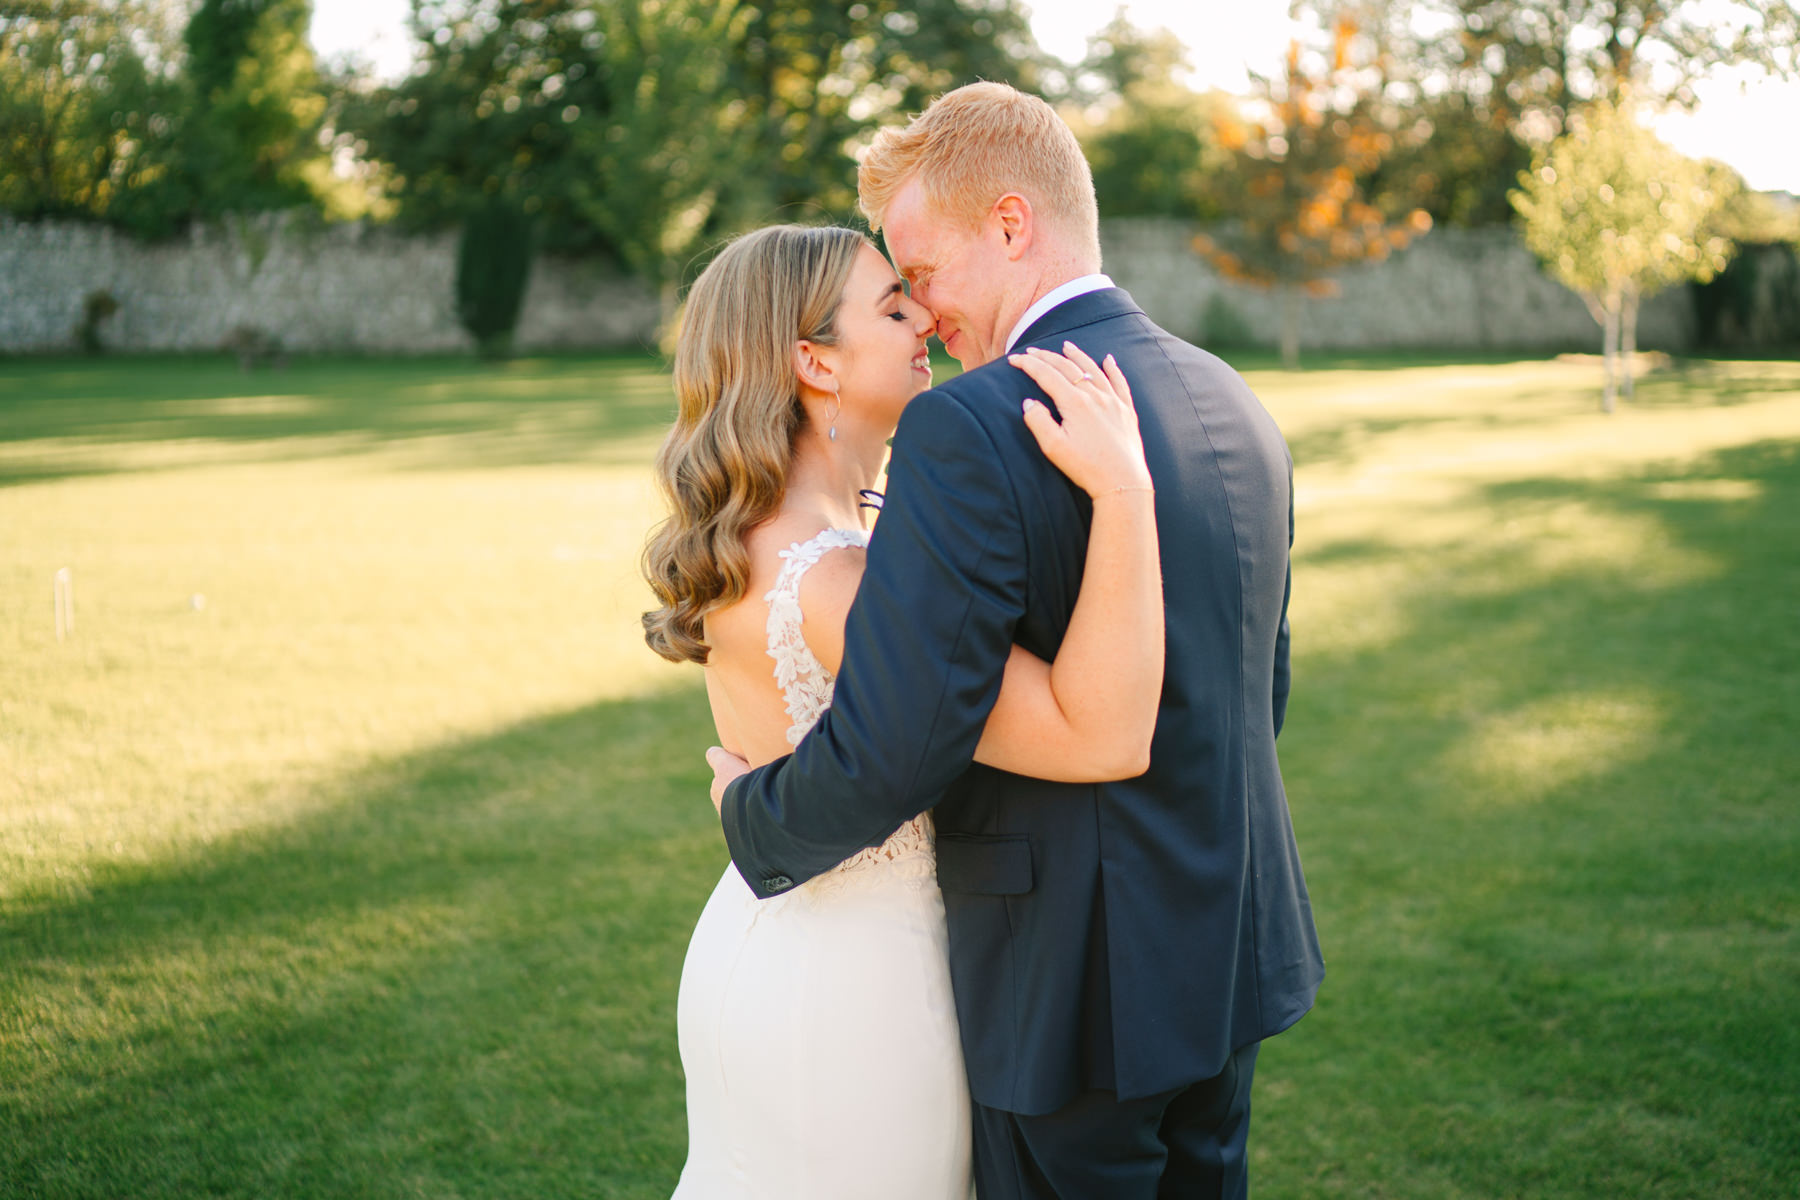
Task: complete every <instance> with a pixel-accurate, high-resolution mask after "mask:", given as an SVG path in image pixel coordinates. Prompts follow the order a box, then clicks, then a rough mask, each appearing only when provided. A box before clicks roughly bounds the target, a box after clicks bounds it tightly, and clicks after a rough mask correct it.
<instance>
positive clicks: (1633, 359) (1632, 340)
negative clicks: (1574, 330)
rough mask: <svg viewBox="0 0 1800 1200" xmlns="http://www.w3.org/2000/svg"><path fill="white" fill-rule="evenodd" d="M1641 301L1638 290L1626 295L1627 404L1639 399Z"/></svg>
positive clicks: (1622, 349) (1623, 336)
mask: <svg viewBox="0 0 1800 1200" xmlns="http://www.w3.org/2000/svg"><path fill="white" fill-rule="evenodd" d="M1640 299H1641V297H1640V296H1639V295H1638V293H1637V289H1636V288H1633V289H1631V290H1630V291H1628V292H1626V293H1625V305H1624V310H1623V313H1624V323H1623V328H1622V329H1621V330H1620V337H1621V339H1622V341H1623V345H1622V346H1621V347H1620V356H1621V357H1622V358H1623V359H1624V361H1625V401H1626V403H1630V402H1631V401H1633V400H1635V399H1637V317H1638V301H1639V300H1640Z"/></svg>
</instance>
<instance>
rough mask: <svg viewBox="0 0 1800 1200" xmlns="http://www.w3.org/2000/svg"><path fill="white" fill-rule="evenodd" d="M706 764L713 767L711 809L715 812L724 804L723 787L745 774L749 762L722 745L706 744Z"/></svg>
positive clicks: (748, 768) (748, 767) (747, 770)
mask: <svg viewBox="0 0 1800 1200" xmlns="http://www.w3.org/2000/svg"><path fill="white" fill-rule="evenodd" d="M706 765H707V766H709V767H711V768H712V769H713V781H712V802H713V811H715V812H717V811H718V810H719V809H721V808H723V807H724V805H725V789H726V788H727V787H729V786H730V785H731V781H732V780H734V779H736V778H737V777H738V776H739V775H743V774H747V773H748V772H749V770H750V764H749V762H747V761H746V760H744V759H741V758H739V757H738V756H737V755H735V754H733V753H732V752H731V751H729V750H727V749H725V748H724V747H723V746H708V747H707V749H706Z"/></svg>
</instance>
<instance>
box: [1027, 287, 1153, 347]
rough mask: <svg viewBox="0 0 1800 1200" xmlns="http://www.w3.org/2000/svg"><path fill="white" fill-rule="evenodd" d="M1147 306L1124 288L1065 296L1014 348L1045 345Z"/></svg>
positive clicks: (1040, 318) (1103, 289)
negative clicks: (1138, 304) (1139, 305)
mask: <svg viewBox="0 0 1800 1200" xmlns="http://www.w3.org/2000/svg"><path fill="white" fill-rule="evenodd" d="M1143 311H1144V310H1143V309H1141V308H1139V307H1138V306H1137V302H1136V301H1135V300H1133V299H1132V298H1131V296H1130V294H1129V293H1128V292H1126V291H1125V289H1124V288H1117V287H1111V288H1101V289H1100V290H1099V291H1097V292H1085V293H1083V294H1082V295H1079V296H1077V297H1075V298H1074V299H1073V300H1066V301H1064V302H1063V303H1061V304H1059V305H1057V306H1056V307H1055V308H1053V309H1051V310H1050V311H1049V312H1047V313H1045V314H1044V315H1043V316H1041V317H1039V318H1038V319H1037V320H1035V321H1033V322H1032V323H1031V325H1030V327H1029V328H1027V329H1026V330H1025V332H1024V333H1022V334H1020V335H1019V340H1018V342H1017V343H1015V344H1014V346H1013V349H1015V350H1017V349H1019V348H1020V347H1022V346H1033V345H1042V344H1043V343H1045V342H1047V341H1049V340H1050V339H1052V338H1055V337H1058V336H1060V335H1062V334H1066V333H1070V332H1072V331H1074V330H1076V329H1079V328H1081V327H1082V326H1083V325H1092V324H1093V323H1094V322H1096V321H1104V320H1106V319H1108V318H1109V317H1123V316H1129V315H1131V314H1132V313H1139V314H1141V313H1142V312H1143Z"/></svg>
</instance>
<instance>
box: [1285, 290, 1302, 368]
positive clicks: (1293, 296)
mask: <svg viewBox="0 0 1800 1200" xmlns="http://www.w3.org/2000/svg"><path fill="white" fill-rule="evenodd" d="M1281 365H1282V366H1283V367H1284V368H1286V369H1287V370H1289V371H1298V370H1299V369H1300V288H1299V286H1298V285H1296V284H1292V283H1284V284H1282V285H1281Z"/></svg>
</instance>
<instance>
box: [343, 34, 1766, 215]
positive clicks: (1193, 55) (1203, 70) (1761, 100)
mask: <svg viewBox="0 0 1800 1200" xmlns="http://www.w3.org/2000/svg"><path fill="white" fill-rule="evenodd" d="M1025 5H1026V7H1027V8H1028V9H1029V10H1030V12H1031V28H1032V32H1033V34H1034V35H1035V36H1036V37H1037V40H1038V44H1039V45H1041V46H1043V47H1044V48H1045V49H1046V50H1048V51H1050V52H1051V53H1052V54H1055V55H1057V56H1059V57H1061V58H1065V59H1076V58H1080V57H1081V55H1082V54H1083V53H1084V52H1085V50H1086V48H1087V38H1088V36H1089V35H1090V34H1092V33H1093V32H1094V31H1095V30H1097V29H1099V28H1100V27H1101V26H1103V25H1105V24H1106V23H1107V22H1108V21H1109V20H1111V18H1112V15H1113V13H1114V11H1115V10H1116V9H1117V8H1123V9H1124V10H1125V13H1126V16H1127V17H1129V18H1130V20H1131V22H1132V24H1134V25H1137V26H1140V27H1143V28H1155V27H1157V26H1162V27H1164V28H1167V29H1169V30H1172V31H1173V32H1174V33H1175V34H1176V36H1178V37H1180V38H1181V40H1182V41H1183V42H1184V43H1186V44H1187V47H1188V52H1189V58H1190V61H1191V62H1192V63H1193V67H1194V70H1193V74H1192V77H1191V82H1192V83H1193V84H1194V85H1195V86H1196V87H1202V88H1206V87H1217V88H1222V89H1224V90H1225V91H1228V92H1234V93H1242V92H1244V91H1245V90H1246V89H1247V88H1248V87H1249V78H1248V76H1247V75H1246V74H1245V70H1246V68H1247V67H1248V68H1250V69H1254V70H1258V71H1265V72H1266V71H1271V70H1274V69H1275V68H1276V67H1277V66H1278V65H1279V63H1280V60H1281V55H1282V52H1283V50H1284V49H1285V48H1286V46H1287V41H1288V37H1289V22H1288V16H1287V9H1288V0H1123V2H1122V3H1117V2H1115V3H1108V2H1107V0H1025ZM406 16H407V0H313V44H314V46H316V47H317V49H318V50H319V52H320V53H321V54H324V55H326V56H336V55H339V54H344V53H353V54H356V55H357V56H359V57H361V58H363V59H366V60H368V61H370V62H372V63H373V64H374V65H375V67H376V68H377V70H379V71H380V72H381V73H382V74H384V75H399V74H401V73H402V72H404V71H405V70H406V66H407V63H408V61H409V59H410V57H411V53H412V45H411V40H410V39H409V38H408V37H407V34H406V28H405V21H406ZM1698 91H1699V93H1700V99H1701V103H1700V107H1699V109H1697V110H1696V111H1695V112H1694V113H1692V114H1683V113H1671V114H1669V115H1666V116H1664V117H1662V118H1660V119H1659V120H1658V121H1657V123H1656V131H1657V133H1659V134H1660V135H1661V136H1662V137H1663V139H1664V140H1665V141H1667V142H1669V143H1670V144H1671V145H1673V146H1675V147H1676V148H1677V149H1679V150H1681V151H1682V152H1683V153H1684V154H1689V155H1693V156H1695V157H1711V158H1718V159H1721V160H1723V161H1724V162H1726V163H1729V164H1730V165H1731V166H1733V167H1735V168H1737V170H1738V171H1739V172H1740V173H1741V174H1742V175H1743V176H1744V179H1745V181H1746V182H1747V183H1749V185H1750V186H1751V187H1753V188H1759V189H1762V190H1783V191H1789V192H1795V193H1800V138H1796V137H1792V136H1778V135H1774V134H1772V132H1771V131H1773V130H1786V129H1789V128H1790V127H1791V126H1792V125H1793V123H1794V121H1795V119H1796V118H1797V117H1800V84H1792V83H1789V84H1782V83H1766V82H1765V83H1761V84H1755V85H1751V86H1750V87H1749V88H1748V89H1747V90H1745V89H1744V88H1742V87H1740V84H1739V82H1738V81H1736V80H1735V79H1730V78H1719V79H1715V80H1707V81H1703V82H1702V83H1701V84H1700V85H1699V88H1698Z"/></svg>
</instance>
